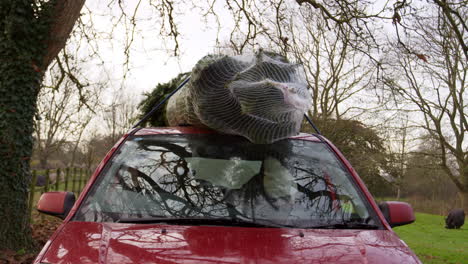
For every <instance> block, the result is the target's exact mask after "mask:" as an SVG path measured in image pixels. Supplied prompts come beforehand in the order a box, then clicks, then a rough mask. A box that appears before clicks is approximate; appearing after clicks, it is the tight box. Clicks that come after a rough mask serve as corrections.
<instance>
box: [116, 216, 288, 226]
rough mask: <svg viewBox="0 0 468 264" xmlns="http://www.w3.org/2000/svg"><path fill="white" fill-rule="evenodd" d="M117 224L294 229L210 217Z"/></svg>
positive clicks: (122, 220)
mask: <svg viewBox="0 0 468 264" xmlns="http://www.w3.org/2000/svg"><path fill="white" fill-rule="evenodd" d="M117 223H132V224H169V225H218V226H238V227H267V228H281V227H292V226H287V225H280V224H274V223H260V222H254V221H251V220H243V219H239V218H208V217H141V218H120V219H119V220H118V221H117Z"/></svg>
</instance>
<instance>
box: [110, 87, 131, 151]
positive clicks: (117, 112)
mask: <svg viewBox="0 0 468 264" xmlns="http://www.w3.org/2000/svg"><path fill="white" fill-rule="evenodd" d="M137 105H138V102H137V98H136V96H134V95H131V94H129V93H125V91H122V90H121V91H118V92H116V93H114V95H113V97H112V101H111V103H110V104H109V105H107V106H104V109H103V114H102V118H103V119H104V126H105V129H106V134H109V135H110V139H111V141H112V142H116V141H117V140H118V139H119V138H121V137H122V135H123V134H125V133H126V132H128V130H129V129H130V128H132V126H133V125H134V123H136V121H137V117H138V114H139V113H138V106H137Z"/></svg>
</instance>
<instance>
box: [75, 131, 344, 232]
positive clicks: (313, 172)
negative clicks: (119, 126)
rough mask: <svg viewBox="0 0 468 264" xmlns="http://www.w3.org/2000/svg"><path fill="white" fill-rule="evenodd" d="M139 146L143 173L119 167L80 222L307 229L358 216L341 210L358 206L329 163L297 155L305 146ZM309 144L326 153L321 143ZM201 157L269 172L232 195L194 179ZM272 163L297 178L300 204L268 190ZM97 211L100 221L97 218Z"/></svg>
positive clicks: (198, 143) (198, 141)
mask: <svg viewBox="0 0 468 264" xmlns="http://www.w3.org/2000/svg"><path fill="white" fill-rule="evenodd" d="M204 141H206V142H204ZM134 142H135V141H134ZM136 142H138V146H137V147H136V150H135V151H136V152H137V153H135V151H132V152H131V155H132V156H136V157H138V159H139V161H138V166H137V167H132V166H130V165H128V164H125V163H123V164H118V165H114V166H119V169H118V170H117V172H116V173H115V174H114V175H113V177H114V179H113V180H114V181H113V183H112V184H109V185H108V187H107V188H106V190H105V193H106V196H107V199H105V201H101V202H100V203H102V205H94V206H97V207H100V208H94V209H93V210H90V211H89V212H88V213H86V212H84V213H85V214H82V216H81V217H80V216H78V219H80V218H84V219H86V220H91V221H117V220H118V219H119V218H121V217H146V216H167V217H214V218H219V217H229V218H241V219H252V220H261V221H269V220H268V219H270V220H272V221H274V222H275V223H277V224H294V225H299V224H300V223H303V224H304V225H306V221H305V220H309V219H318V220H320V221H321V222H322V221H330V220H333V221H339V222H341V221H343V220H347V219H349V218H350V217H352V215H351V214H350V213H345V210H342V209H343V208H341V203H342V202H343V201H351V202H352V200H351V198H350V197H349V196H348V195H345V194H341V193H342V192H341V191H342V190H344V189H342V188H341V187H340V186H337V185H336V183H333V181H332V178H331V177H330V176H332V175H330V176H329V175H328V174H327V173H328V172H326V171H322V169H323V167H324V166H323V164H321V163H323V161H320V160H317V159H313V158H311V157H309V156H307V155H303V154H301V153H296V154H292V151H291V150H292V147H293V144H296V143H295V142H301V141H280V142H277V143H275V144H274V145H253V144H251V143H249V142H246V141H239V142H229V144H226V141H225V140H224V141H222V142H221V141H220V142H216V140H213V138H212V137H210V140H209V141H208V140H201V139H200V138H197V139H196V140H189V143H181V142H180V141H178V142H174V141H173V142H171V141H168V140H164V141H155V140H140V141H136ZM309 144H314V145H317V146H320V147H321V148H323V147H324V146H322V144H316V143H309ZM319 151H327V150H325V149H322V150H319ZM124 152H125V150H123V153H124ZM296 152H297V151H296ZM121 155H123V154H121ZM197 156H198V157H203V158H213V159H227V160H229V159H230V160H235V159H240V160H260V161H262V166H261V168H260V171H259V172H258V173H257V174H256V175H255V176H253V177H252V178H251V179H250V180H249V181H248V182H247V183H246V184H244V185H243V186H242V188H240V189H229V188H225V187H221V186H215V185H212V184H211V183H210V182H208V181H205V180H201V179H197V178H196V177H194V174H195V172H194V171H193V170H192V171H191V170H190V168H189V165H188V163H187V161H186V160H185V158H189V157H197ZM142 157H144V158H142ZM268 157H270V158H274V159H276V160H278V161H279V162H280V163H281V165H282V166H283V167H285V168H287V169H288V171H289V173H290V174H291V175H292V176H293V178H294V185H293V189H295V192H296V193H295V195H293V196H294V197H291V196H289V195H286V196H284V197H272V196H271V195H269V194H268V192H267V191H266V190H265V184H264V178H265V173H264V172H265V159H266V158H268ZM129 163H131V162H129ZM335 166H337V165H335ZM110 171H111V170H110ZM108 176H109V175H108ZM342 177H343V176H342ZM90 207H92V206H88V208H89V209H90ZM85 208H86V206H85ZM90 212H92V214H94V215H93V216H92V219H90V216H91V215H90V214H89V213H90ZM79 215H80V214H79ZM301 221H302V222H301ZM308 224H309V225H310V224H311V223H310V222H309V223H308Z"/></svg>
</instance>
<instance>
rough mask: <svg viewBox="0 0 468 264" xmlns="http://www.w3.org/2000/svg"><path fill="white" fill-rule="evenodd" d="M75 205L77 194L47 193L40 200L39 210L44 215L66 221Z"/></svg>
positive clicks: (38, 203)
mask: <svg viewBox="0 0 468 264" xmlns="http://www.w3.org/2000/svg"><path fill="white" fill-rule="evenodd" d="M74 204H75V194H73V193H72V192H46V193H43V194H42V195H41V198H39V202H37V210H38V211H39V212H41V213H44V214H48V215H52V216H56V217H59V218H62V219H65V217H67V215H68V213H69V212H70V209H71V208H72V207H73V205H74Z"/></svg>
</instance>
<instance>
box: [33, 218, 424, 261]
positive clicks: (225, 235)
mask: <svg viewBox="0 0 468 264" xmlns="http://www.w3.org/2000/svg"><path fill="white" fill-rule="evenodd" d="M57 232H58V234H57V235H56V236H55V238H53V239H52V240H51V241H49V242H48V243H47V245H46V246H45V247H44V250H43V252H42V253H41V254H40V256H39V257H38V258H37V260H36V261H37V262H39V261H40V262H41V263H163V264H167V263H420V262H419V260H418V259H417V258H416V257H415V256H414V254H413V253H412V252H411V250H410V249H409V248H408V247H407V246H406V244H405V243H404V242H403V241H401V240H400V239H399V238H398V237H397V236H396V235H395V234H394V233H393V232H392V231H388V230H336V229H335V230H328V229H288V228H246V227H221V226H177V225H155V224H151V225H148V224H138V225H136V224H117V223H91V222H69V223H67V224H65V225H64V226H63V228H62V229H61V230H60V231H57Z"/></svg>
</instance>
